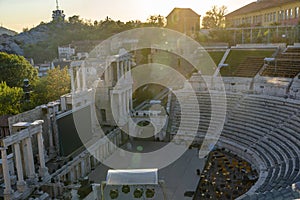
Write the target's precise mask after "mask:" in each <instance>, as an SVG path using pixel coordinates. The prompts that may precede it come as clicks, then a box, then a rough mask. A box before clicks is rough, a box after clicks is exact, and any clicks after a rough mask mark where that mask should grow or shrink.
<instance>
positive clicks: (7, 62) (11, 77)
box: [0, 52, 37, 87]
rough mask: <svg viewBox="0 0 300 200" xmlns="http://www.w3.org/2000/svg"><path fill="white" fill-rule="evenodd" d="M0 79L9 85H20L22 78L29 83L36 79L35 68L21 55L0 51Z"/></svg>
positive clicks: (21, 84)
mask: <svg viewBox="0 0 300 200" xmlns="http://www.w3.org/2000/svg"><path fill="white" fill-rule="evenodd" d="M0 71H1V73H0V81H1V82H6V84H7V85H8V86H10V87H22V86H23V80H24V79H26V78H27V79H28V80H29V81H30V84H34V83H35V82H36V80H37V70H36V69H35V68H34V67H33V66H32V65H31V64H30V63H29V62H28V61H27V60H26V59H25V58H24V57H23V56H17V55H14V54H7V53H4V52H0Z"/></svg>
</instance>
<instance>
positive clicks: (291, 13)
mask: <svg viewBox="0 0 300 200" xmlns="http://www.w3.org/2000/svg"><path fill="white" fill-rule="evenodd" d="M292 18H293V9H290V19H292Z"/></svg>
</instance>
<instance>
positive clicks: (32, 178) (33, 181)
mask: <svg viewBox="0 0 300 200" xmlns="http://www.w3.org/2000/svg"><path fill="white" fill-rule="evenodd" d="M37 178H38V177H37V175H36V174H34V175H31V176H28V179H27V180H26V183H27V184H28V185H35V184H37V182H38V179H37Z"/></svg>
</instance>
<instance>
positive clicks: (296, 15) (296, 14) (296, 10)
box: [295, 7, 299, 18]
mask: <svg viewBox="0 0 300 200" xmlns="http://www.w3.org/2000/svg"><path fill="white" fill-rule="evenodd" d="M298 17H299V7H296V8H295V18H298Z"/></svg>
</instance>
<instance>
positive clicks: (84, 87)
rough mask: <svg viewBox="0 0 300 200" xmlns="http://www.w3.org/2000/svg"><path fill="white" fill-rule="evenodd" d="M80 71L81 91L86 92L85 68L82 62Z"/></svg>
mask: <svg viewBox="0 0 300 200" xmlns="http://www.w3.org/2000/svg"><path fill="white" fill-rule="evenodd" d="M81 71H82V89H83V90H86V68H85V64H84V62H83V64H82V67H81Z"/></svg>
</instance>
